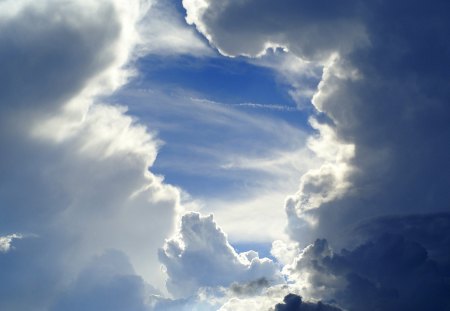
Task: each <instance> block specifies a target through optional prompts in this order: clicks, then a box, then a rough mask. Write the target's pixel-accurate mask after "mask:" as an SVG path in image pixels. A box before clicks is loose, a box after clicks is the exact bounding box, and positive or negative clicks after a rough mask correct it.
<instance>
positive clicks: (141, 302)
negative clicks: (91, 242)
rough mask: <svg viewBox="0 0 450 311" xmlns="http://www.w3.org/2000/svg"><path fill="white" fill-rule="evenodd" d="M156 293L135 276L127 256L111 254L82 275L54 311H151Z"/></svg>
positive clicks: (115, 252) (63, 295)
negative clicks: (152, 297)
mask: <svg viewBox="0 0 450 311" xmlns="http://www.w3.org/2000/svg"><path fill="white" fill-rule="evenodd" d="M152 292H154V290H153V289H152V288H150V287H149V286H146V284H145V282H144V281H143V280H142V278H140V277H139V276H137V275H135V273H134V271H133V268H132V266H131V264H130V263H129V262H128V258H127V257H126V255H124V254H123V253H122V252H119V251H115V250H107V251H106V252H105V253H103V254H102V255H100V256H97V257H96V258H94V259H93V260H92V262H91V263H89V264H88V265H87V266H86V267H85V268H84V270H82V271H81V272H80V274H79V276H78V277H77V279H76V280H75V281H74V283H73V284H71V285H70V286H69V287H68V288H67V289H66V290H64V291H63V293H62V294H61V296H60V297H59V299H58V301H57V302H56V303H55V304H54V306H52V307H51V308H50V310H52V311H58V310H61V311H63V310H64V311H70V310H74V311H75V310H86V311H90V310H91V311H95V310H117V311H122V310H130V311H146V310H147V311H149V310H150V305H149V304H147V300H148V299H147V296H148V295H150V294H151V293H152Z"/></svg>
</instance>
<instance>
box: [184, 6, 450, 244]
mask: <svg viewBox="0 0 450 311" xmlns="http://www.w3.org/2000/svg"><path fill="white" fill-rule="evenodd" d="M183 3H184V6H185V8H186V9H187V21H188V22H191V23H194V24H195V25H196V27H197V29H199V31H200V32H202V33H203V34H204V35H205V36H206V38H208V39H209V40H210V41H211V43H212V44H213V45H215V46H217V48H218V49H219V50H221V51H223V53H224V54H226V55H232V56H236V55H248V56H253V57H255V56H258V55H261V54H263V53H264V52H265V51H266V49H267V48H268V47H271V46H283V47H287V49H288V50H289V51H291V52H292V53H294V54H295V55H296V56H298V57H300V58H303V59H306V60H315V61H317V62H318V63H319V64H321V66H323V67H324V71H323V76H322V80H321V82H320V84H319V86H318V89H317V92H316V93H315V94H314V96H313V97H312V103H313V105H314V106H315V107H316V108H317V110H318V111H320V112H322V113H324V114H325V116H326V117H325V120H326V119H327V118H328V122H329V123H330V124H331V130H332V131H333V132H334V135H335V137H334V139H333V140H331V141H329V143H328V145H329V146H339V145H340V144H344V145H354V156H352V157H346V158H345V159H344V161H341V162H340V163H341V164H342V165H341V166H346V167H348V168H350V169H351V171H348V173H349V174H347V176H345V178H344V180H342V178H341V179H338V178H337V177H336V170H330V169H328V170H327V173H324V174H318V173H316V174H315V173H314V171H312V172H310V173H307V174H306V175H305V176H304V179H307V180H311V182H310V183H308V184H310V185H317V187H313V190H312V191H308V190H306V191H304V189H305V182H303V183H302V186H301V187H302V188H301V189H300V195H298V196H297V199H294V201H293V202H291V201H290V202H289V203H288V210H292V206H295V212H296V213H297V214H298V215H299V218H302V215H301V214H302V210H304V209H305V208H307V206H306V205H305V204H303V201H305V196H306V197H309V196H311V195H313V196H316V197H317V196H319V197H321V198H323V199H321V202H318V205H319V206H320V207H321V208H318V209H316V210H315V211H314V212H307V213H306V214H305V215H304V216H307V217H306V218H308V217H309V218H310V217H313V216H314V217H317V218H320V219H321V221H323V226H320V228H319V229H318V230H319V232H321V231H323V232H322V233H323V234H324V235H327V234H330V235H334V236H335V237H336V238H338V236H337V235H336V234H335V231H336V230H338V228H340V227H341V228H342V226H347V225H350V224H352V223H355V222H357V221H358V220H360V219H364V218H367V217H373V216H380V215H383V214H387V213H392V212H393V213H403V214H404V213H410V212H420V211H443V210H445V206H444V205H445V203H444V202H446V201H448V200H447V199H448V191H446V190H445V188H446V185H448V184H449V179H448V176H449V175H448V174H446V173H444V172H448V170H449V168H448V163H447V161H445V159H444V157H445V156H444V155H445V154H447V153H448V148H447V145H448V144H446V143H445V142H446V141H447V140H448V126H447V124H448V121H449V120H448V116H449V113H448V111H447V110H448V109H447V108H448V107H447V106H448V105H446V104H445V103H446V102H447V101H448V98H449V94H448V92H447V91H445V90H446V89H448V88H447V87H445V85H446V82H445V81H448V72H447V71H445V70H442V66H440V65H438V64H445V63H448V60H449V59H448V58H449V56H448V53H446V52H445V51H446V49H447V46H448V41H447V40H445V37H446V34H448V29H449V28H450V27H449V26H448V21H447V19H446V17H445V16H444V15H443V14H442V11H443V10H444V9H445V8H447V5H448V4H447V3H446V2H444V1H440V2H439V3H438V4H436V5H433V6H424V5H423V4H422V3H421V2H419V1H413V2H412V3H410V4H409V5H408V8H407V10H404V7H403V6H402V5H398V4H391V3H390V2H387V1H382V2H376V3H373V2H370V3H361V2H358V1H344V2H343V3H339V4H335V5H334V4H330V3H326V4H325V3H323V4H322V3H318V2H315V3H314V4H307V3H306V2H302V1H301V2H298V1H296V2H295V3H294V1H287V0H286V1H282V2H277V3H274V2H270V1H263V2H260V1H242V2H232V1H224V2H220V3H219V2H218V1H189V0H185V1H184V2H183ZM399 16H400V17H401V21H400V19H399ZM380 21H383V22H380ZM319 119H323V118H319ZM319 123H320V124H327V123H326V122H325V123H324V121H321V122H319ZM431 125H432V126H431ZM321 126H325V125H321ZM319 132H320V130H319ZM432 172H433V173H432ZM311 175H313V176H311ZM316 176H317V177H316ZM313 177H314V178H313ZM430 179H431V180H433V181H432V182H429V180H430ZM346 183H347V184H348V185H352V187H347V190H348V189H351V190H352V191H345V192H346V195H345V196H343V195H338V196H336V195H333V194H332V193H333V192H334V191H336V189H338V188H339V187H342V186H343V185H345V184H346ZM327 185H329V186H330V187H328V186H327ZM318 188H321V189H319V191H318V193H317V195H315V194H314V193H316V192H317V191H316V190H317V189H318ZM330 189H332V192H331V195H330ZM393 189H395V190H393ZM327 198H330V200H328V199H327ZM309 201H310V200H308V202H307V203H308V204H307V205H310V203H309ZM338 201H339V202H340V203H338ZM291 214H292V213H291ZM303 214H304V213H303ZM297 238H300V237H299V236H298V235H297Z"/></svg>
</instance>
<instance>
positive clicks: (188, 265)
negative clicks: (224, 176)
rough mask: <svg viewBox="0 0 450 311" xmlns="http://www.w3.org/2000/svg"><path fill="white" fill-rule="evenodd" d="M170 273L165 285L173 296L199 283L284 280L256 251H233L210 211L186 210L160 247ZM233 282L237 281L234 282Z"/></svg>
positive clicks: (188, 291) (187, 292) (191, 290)
mask: <svg viewBox="0 0 450 311" xmlns="http://www.w3.org/2000/svg"><path fill="white" fill-rule="evenodd" d="M160 260H161V262H162V263H163V264H164V265H165V267H166V269H167V274H168V276H169V279H168V283H167V287H168V289H169V291H170V292H171V293H172V294H174V295H175V296H179V297H180V296H181V297H183V296H189V295H192V294H194V293H195V292H196V291H197V290H198V289H199V288H201V287H217V286H228V285H231V284H232V283H233V282H238V283H243V282H251V281H258V280H260V279H261V278H264V279H265V280H266V282H270V283H272V284H276V283H280V282H283V278H282V276H281V274H280V273H279V269H278V266H277V265H276V264H275V263H274V262H273V261H272V260H270V259H268V258H259V256H258V253H257V252H255V251H248V252H243V253H239V254H238V253H236V251H235V250H234V249H233V247H232V246H231V245H230V244H229V243H228V241H227V237H226V235H225V234H224V233H223V231H222V230H221V229H220V228H219V227H218V226H217V225H216V223H215V222H214V220H213V218H212V215H210V216H206V217H202V216H200V214H198V213H188V214H186V215H184V216H183V217H182V219H181V225H180V228H179V232H178V234H177V235H176V236H175V237H174V238H172V239H170V240H168V241H167V242H166V244H165V246H164V249H163V250H161V251H160ZM235 286H236V285H235Z"/></svg>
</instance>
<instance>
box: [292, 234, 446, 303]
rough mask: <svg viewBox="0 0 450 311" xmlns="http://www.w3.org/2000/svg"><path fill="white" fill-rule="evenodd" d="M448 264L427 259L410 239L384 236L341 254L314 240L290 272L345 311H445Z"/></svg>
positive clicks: (425, 252)
mask: <svg viewBox="0 0 450 311" xmlns="http://www.w3.org/2000/svg"><path fill="white" fill-rule="evenodd" d="M442 234H443V233H441V235H442ZM445 234H446V235H447V236H448V235H450V232H446V233H445ZM448 263H449V262H448V261H447V262H442V261H440V262H438V261H436V260H433V259H432V258H430V257H429V256H428V252H427V249H426V248H425V247H424V246H423V245H421V244H420V243H418V242H416V241H414V240H410V239H408V238H406V237H404V236H401V235H397V234H387V233H386V234H383V235H381V236H379V237H376V238H373V239H370V240H368V241H367V242H365V243H364V244H361V245H360V246H358V247H356V248H355V249H353V250H346V249H344V250H342V251H341V252H340V253H332V252H331V250H330V248H329V246H328V243H327V242H326V240H317V241H316V242H315V243H314V245H312V246H311V247H310V248H308V249H307V250H306V251H305V252H304V253H303V255H302V256H301V258H300V259H299V260H298V261H297V263H296V268H295V269H296V270H297V272H298V273H299V274H304V273H308V274H309V284H310V285H311V286H312V287H313V288H321V287H322V288H326V289H325V291H327V293H321V295H323V296H326V297H328V298H329V299H332V300H334V301H336V303H337V304H338V305H339V306H341V307H343V308H345V309H346V310H447V309H448V308H449V307H450V298H449V297H448V295H447V294H446V293H448V292H449V291H450V283H449V282H448V277H449V276H450V273H449V271H448V270H447V267H448Z"/></svg>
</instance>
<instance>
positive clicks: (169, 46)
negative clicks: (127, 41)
mask: <svg viewBox="0 0 450 311" xmlns="http://www.w3.org/2000/svg"><path fill="white" fill-rule="evenodd" d="M139 32H140V39H141V40H140V47H139V49H138V51H139V53H143V54H149V53H150V54H160V55H164V56H167V55H180V54H189V55H195V56H207V55H209V56H212V55H213V53H212V50H211V49H210V48H209V47H208V45H207V44H206V43H205V42H204V41H202V39H201V38H200V36H199V35H198V34H197V33H196V32H195V30H194V29H192V28H191V27H189V26H188V25H186V23H185V22H184V20H183V16H182V14H181V12H177V10H176V8H175V5H174V4H173V3H170V2H169V1H164V0H162V1H161V0H156V1H152V2H150V8H149V10H148V12H147V14H146V15H145V18H143V19H142V20H141V21H140V23H139Z"/></svg>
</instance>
